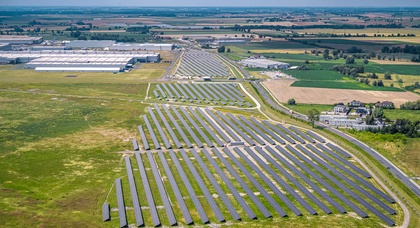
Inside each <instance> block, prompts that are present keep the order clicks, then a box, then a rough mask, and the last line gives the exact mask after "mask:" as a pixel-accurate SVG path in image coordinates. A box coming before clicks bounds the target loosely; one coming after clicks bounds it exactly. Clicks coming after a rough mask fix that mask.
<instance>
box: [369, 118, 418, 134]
mask: <svg viewBox="0 0 420 228" xmlns="http://www.w3.org/2000/svg"><path fill="white" fill-rule="evenodd" d="M367 131H370V132H373V133H382V134H404V135H406V136H407V137H409V138H419V137H420V121H411V120H408V119H397V120H396V121H395V122H394V123H392V124H390V125H386V126H383V127H382V128H380V129H376V128H369V129H367Z"/></svg>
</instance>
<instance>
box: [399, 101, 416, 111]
mask: <svg viewBox="0 0 420 228" xmlns="http://www.w3.org/2000/svg"><path fill="white" fill-rule="evenodd" d="M400 109H404V110H420V100H417V101H407V102H405V103H404V104H402V105H401V106H400Z"/></svg>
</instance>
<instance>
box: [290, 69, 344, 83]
mask: <svg viewBox="0 0 420 228" xmlns="http://www.w3.org/2000/svg"><path fill="white" fill-rule="evenodd" d="M284 72H285V73H286V74H288V75H292V76H293V77H294V78H297V79H301V80H316V81H335V80H339V81H341V80H351V79H350V78H349V77H346V76H344V75H342V74H340V73H339V72H336V71H331V70H328V71H321V70H286V71H284Z"/></svg>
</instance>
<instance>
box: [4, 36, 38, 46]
mask: <svg viewBox="0 0 420 228" xmlns="http://www.w3.org/2000/svg"><path fill="white" fill-rule="evenodd" d="M42 41H43V39H42V37H40V36H17V35H0V43H9V44H11V45H14V44H40V43H42Z"/></svg>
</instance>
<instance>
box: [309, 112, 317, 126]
mask: <svg viewBox="0 0 420 228" xmlns="http://www.w3.org/2000/svg"><path fill="white" fill-rule="evenodd" d="M308 120H309V122H310V123H311V124H312V127H314V126H315V121H319V111H318V110H316V109H311V110H309V112H308Z"/></svg>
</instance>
